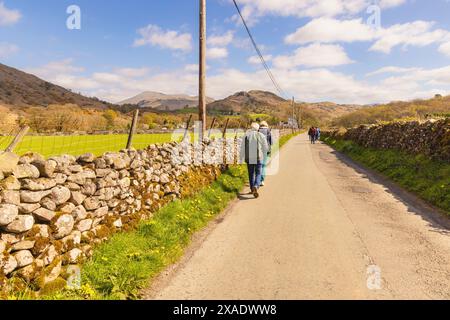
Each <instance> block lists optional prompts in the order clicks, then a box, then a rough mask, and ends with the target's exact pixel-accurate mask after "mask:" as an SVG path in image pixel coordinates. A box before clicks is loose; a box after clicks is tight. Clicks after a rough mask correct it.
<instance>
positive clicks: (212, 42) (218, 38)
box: [207, 30, 234, 47]
mask: <svg viewBox="0 0 450 320" xmlns="http://www.w3.org/2000/svg"><path fill="white" fill-rule="evenodd" d="M233 39H234V32H233V31H231V30H229V31H227V32H226V33H224V34H222V35H217V34H216V35H212V36H209V37H208V39H207V42H208V45H209V46H211V47H226V46H228V45H229V44H230V43H231V42H233Z"/></svg>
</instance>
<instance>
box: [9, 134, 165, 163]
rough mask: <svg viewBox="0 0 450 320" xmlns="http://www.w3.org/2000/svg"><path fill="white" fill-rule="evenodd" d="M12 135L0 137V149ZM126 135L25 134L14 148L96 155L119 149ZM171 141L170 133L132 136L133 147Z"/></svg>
mask: <svg viewBox="0 0 450 320" xmlns="http://www.w3.org/2000/svg"><path fill="white" fill-rule="evenodd" d="M11 140H12V137H3V138H1V137H0V150H4V149H5V148H6V147H7V146H8V145H9V143H10V142H11ZM127 140H128V135H126V134H110V135H72V136H26V137H25V138H24V139H23V140H22V141H21V142H20V143H19V145H18V146H17V147H16V149H15V150H14V152H15V153H17V154H18V155H23V154H25V153H27V152H31V151H32V152H37V153H39V154H42V155H43V156H45V157H50V156H56V155H61V154H71V155H74V156H77V155H81V154H84V153H87V152H91V153H93V154H95V155H96V156H99V155H102V154H103V153H105V152H107V151H119V150H121V149H124V148H125V147H126V145H127ZM170 141H172V134H171V133H162V134H138V135H135V136H134V139H133V147H134V148H136V149H141V148H145V147H146V146H148V145H150V144H154V143H164V142H170Z"/></svg>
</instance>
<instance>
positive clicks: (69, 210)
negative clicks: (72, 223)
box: [59, 202, 75, 214]
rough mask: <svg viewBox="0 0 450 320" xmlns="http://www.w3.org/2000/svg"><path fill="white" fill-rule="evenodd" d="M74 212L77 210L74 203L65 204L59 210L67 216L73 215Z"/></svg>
mask: <svg viewBox="0 0 450 320" xmlns="http://www.w3.org/2000/svg"><path fill="white" fill-rule="evenodd" d="M73 210H75V205H74V204H73V203H70V202H68V203H66V204H64V205H63V206H61V208H60V209H59V211H60V212H62V213H65V214H71V213H72V212H73Z"/></svg>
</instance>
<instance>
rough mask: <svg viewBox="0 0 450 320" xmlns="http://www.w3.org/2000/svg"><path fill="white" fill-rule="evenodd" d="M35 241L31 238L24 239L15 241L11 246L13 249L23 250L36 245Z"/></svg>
mask: <svg viewBox="0 0 450 320" xmlns="http://www.w3.org/2000/svg"><path fill="white" fill-rule="evenodd" d="M34 243H35V241H31V240H23V241H20V242H17V243H15V244H14V245H13V246H12V247H11V251H12V252H14V251H21V250H31V249H33V247H34Z"/></svg>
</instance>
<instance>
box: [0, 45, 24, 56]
mask: <svg viewBox="0 0 450 320" xmlns="http://www.w3.org/2000/svg"><path fill="white" fill-rule="evenodd" d="M18 51H19V47H18V46H16V45H15V44H12V43H7V42H0V58H2V59H4V58H8V57H9V56H11V55H13V54H15V53H17V52H18Z"/></svg>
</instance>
